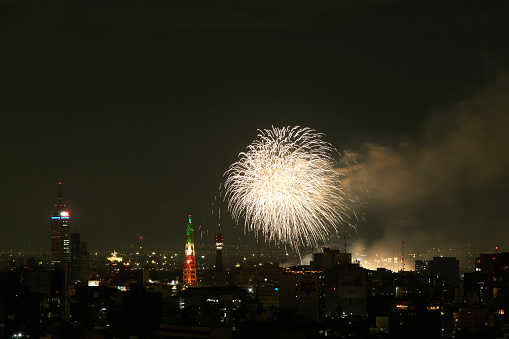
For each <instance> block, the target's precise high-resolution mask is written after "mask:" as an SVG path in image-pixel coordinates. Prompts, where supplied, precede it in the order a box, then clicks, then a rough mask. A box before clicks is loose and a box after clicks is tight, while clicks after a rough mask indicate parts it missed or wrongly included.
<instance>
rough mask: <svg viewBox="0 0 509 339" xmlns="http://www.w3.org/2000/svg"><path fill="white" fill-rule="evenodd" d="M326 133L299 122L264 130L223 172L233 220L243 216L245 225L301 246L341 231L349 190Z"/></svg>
mask: <svg viewBox="0 0 509 339" xmlns="http://www.w3.org/2000/svg"><path fill="white" fill-rule="evenodd" d="M322 137H323V134H321V133H316V132H315V130H313V129H310V128H300V127H299V126H296V127H293V128H290V127H285V128H276V127H273V128H272V129H271V130H263V131H262V130H260V134H258V139H257V140H255V141H253V143H252V144H251V145H249V146H248V147H247V149H248V150H247V152H243V153H240V155H239V158H240V159H239V161H237V162H236V163H234V164H232V165H231V166H230V168H229V169H228V171H227V172H226V173H225V175H227V179H226V181H225V188H226V197H227V198H228V209H229V210H230V212H231V213H232V216H233V218H234V220H235V221H236V222H237V223H238V222H239V221H240V219H241V218H243V219H244V222H245V229H247V230H249V231H253V232H255V234H258V233H259V231H261V233H262V234H263V237H264V238H265V239H266V240H268V241H275V242H276V243H279V242H281V243H284V244H289V245H290V246H291V247H292V248H293V249H295V250H297V251H299V249H298V247H299V246H301V245H305V246H314V247H317V246H318V243H320V242H325V241H327V240H328V239H329V238H330V236H331V235H332V234H333V233H336V234H337V225H339V224H340V223H342V222H345V220H346V219H347V214H346V212H347V210H348V208H347V205H346V198H345V197H346V195H345V192H344V190H343V188H342V184H341V178H342V175H341V174H340V173H339V172H337V171H336V170H335V169H334V166H335V164H336V162H335V160H334V156H335V155H337V151H336V149H335V148H334V147H332V145H331V144H329V143H327V142H325V141H324V140H322ZM346 222H347V221H346ZM347 223H348V222H347ZM348 224H350V223H348Z"/></svg>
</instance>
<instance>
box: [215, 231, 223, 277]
mask: <svg viewBox="0 0 509 339" xmlns="http://www.w3.org/2000/svg"><path fill="white" fill-rule="evenodd" d="M223 239H224V238H223V233H221V225H219V233H217V234H216V272H217V273H219V274H221V273H223V241H224V240H223Z"/></svg>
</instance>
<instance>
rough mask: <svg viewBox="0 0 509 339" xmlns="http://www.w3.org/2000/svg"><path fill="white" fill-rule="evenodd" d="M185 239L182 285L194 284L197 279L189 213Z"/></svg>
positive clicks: (192, 230) (192, 231)
mask: <svg viewBox="0 0 509 339" xmlns="http://www.w3.org/2000/svg"><path fill="white" fill-rule="evenodd" d="M186 233H187V241H186V253H185V261H184V285H185V286H196V285H197V283H198V280H197V278H196V257H195V253H194V229H193V222H192V221H191V215H189V222H188V223H187V231H186Z"/></svg>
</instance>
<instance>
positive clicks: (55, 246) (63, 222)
mask: <svg viewBox="0 0 509 339" xmlns="http://www.w3.org/2000/svg"><path fill="white" fill-rule="evenodd" d="M61 187H62V183H61V182H59V183H58V204H56V205H55V212H53V215H52V217H51V263H52V264H55V263H69V262H70V261H71V239H70V235H69V212H67V211H65V210H64V207H65V205H63V204H62V189H61Z"/></svg>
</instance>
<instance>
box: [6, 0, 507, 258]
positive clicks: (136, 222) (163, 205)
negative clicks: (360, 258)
mask: <svg viewBox="0 0 509 339" xmlns="http://www.w3.org/2000/svg"><path fill="white" fill-rule="evenodd" d="M508 17H509V3H508V2H507V1H501V2H489V3H485V2H481V1H442V0H441V1H389V0H387V1H381V0H380V1H370V0H366V1H342V0H340V1H338V0H334V1H332V0H325V1H318V2H308V1H300V0H291V1H290V0H289V1H279V0H262V1H255V0H246V1H233V0H232V1H219V2H216V1H209V0H207V1H201V0H198V1H162V0H144V1H133V0H122V1H112V0H101V1H97V0H87V1H82V0H79V1H71V0H69V1H62V0H57V1H27V0H0V116H1V120H0V147H1V150H2V159H3V165H2V166H1V168H0V178H1V179H2V185H1V186H2V189H1V191H0V232H1V233H0V234H1V235H0V249H3V250H6V249H25V250H37V249H43V250H49V246H50V238H49V233H50V216H51V214H52V212H53V208H54V204H55V203H56V202H57V199H58V182H59V181H62V183H63V185H62V189H63V194H62V195H63V196H62V198H63V202H64V203H65V204H66V205H67V207H68V210H69V212H70V214H71V232H80V233H81V237H82V239H83V240H85V241H87V242H88V245H89V248H91V249H113V248H121V247H125V246H128V245H130V244H137V243H140V240H139V238H138V237H139V236H140V235H141V236H143V240H142V243H143V244H144V245H145V246H147V248H154V249H156V248H157V249H163V248H179V246H180V247H182V248H183V246H184V241H185V226H186V222H187V215H188V214H193V216H194V221H195V226H196V228H200V230H207V229H208V230H212V231H215V225H216V224H217V220H216V219H215V217H212V216H211V212H210V210H211V208H210V206H211V203H212V202H213V201H214V199H215V197H216V196H217V194H218V186H219V184H220V183H221V182H223V180H224V177H223V173H224V172H225V171H226V170H227V169H228V167H229V165H230V164H231V163H233V162H235V161H236V160H237V156H238V154H239V152H242V151H244V150H245V148H246V146H247V145H248V144H250V143H251V141H252V140H253V139H255V138H256V135H257V134H258V132H257V129H263V128H270V127H271V126H279V127H283V126H294V125H300V126H308V127H311V128H314V129H316V130H317V131H319V132H322V133H325V135H326V137H325V139H326V140H327V141H328V142H330V143H332V144H333V145H334V146H335V147H336V148H337V149H338V150H339V151H340V152H344V151H347V153H348V154H350V156H352V157H354V158H356V159H357V165H356V168H357V169H359V171H358V172H359V173H361V175H359V176H358V177H357V178H352V179H355V180H356V181H357V182H358V184H359V185H361V186H363V187H362V190H359V192H358V196H359V197H362V199H364V204H363V207H359V206H357V207H355V208H360V209H361V210H360V211H359V213H360V215H363V216H364V218H365V221H364V220H361V221H360V222H359V223H358V227H357V231H353V230H349V229H348V227H346V226H340V233H343V232H344V233H347V232H349V233H350V235H351V236H352V237H354V238H356V239H357V240H358V241H361V242H362V243H363V244H366V246H383V245H388V246H391V245H394V243H400V242H401V240H405V241H406V243H407V244H408V246H411V244H413V245H412V246H417V245H418V244H419V245H422V244H430V243H431V244H437V245H439V244H443V245H444V246H465V245H466V244H467V243H472V244H478V245H479V246H486V247H489V248H491V247H494V246H495V245H498V246H499V247H500V248H501V250H505V251H507V250H509V241H508V240H507V239H509V237H508V236H509V222H508V216H507V215H508V214H507V206H508V203H509V199H508V198H507V192H508V190H509V150H508V147H509V29H507V27H508V26H507V18H508ZM366 191H367V192H368V193H367V194H364V193H365V192H366ZM353 193H355V192H353ZM222 225H223V232H224V233H225V241H226V243H228V242H230V243H254V241H253V238H254V236H253V235H252V234H247V235H244V234H243V232H242V229H243V226H242V225H240V226H237V228H236V229H234V223H233V222H232V221H231V218H230V217H229V215H228V214H227V213H226V212H223V220H222ZM200 241H203V242H206V243H212V241H213V239H212V236H211V234H209V237H208V238H207V237H205V238H204V240H201V238H200ZM335 242H337V240H334V239H331V245H333V244H334V243H335Z"/></svg>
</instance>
